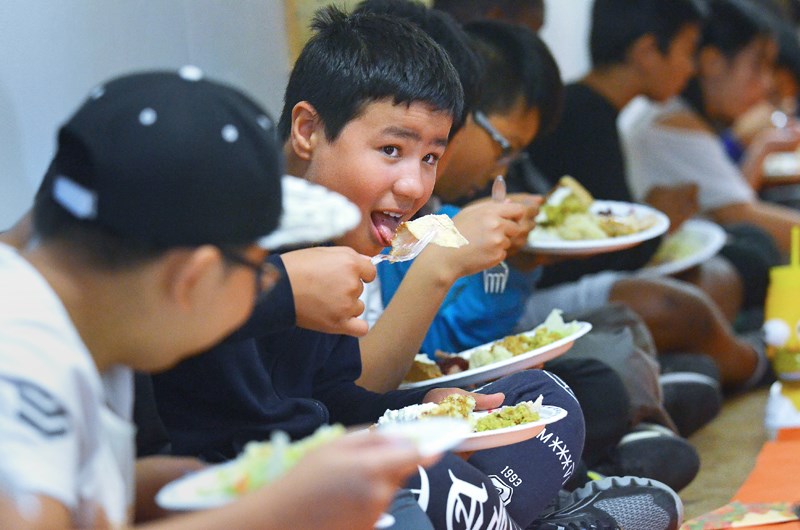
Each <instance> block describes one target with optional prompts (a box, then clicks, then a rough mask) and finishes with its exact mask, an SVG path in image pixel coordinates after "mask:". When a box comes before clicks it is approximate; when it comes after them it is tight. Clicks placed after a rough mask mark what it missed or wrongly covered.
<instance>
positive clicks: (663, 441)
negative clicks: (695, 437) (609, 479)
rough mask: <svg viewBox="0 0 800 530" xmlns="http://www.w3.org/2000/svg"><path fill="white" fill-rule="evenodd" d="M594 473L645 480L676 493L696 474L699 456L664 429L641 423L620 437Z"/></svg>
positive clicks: (686, 444)
mask: <svg viewBox="0 0 800 530" xmlns="http://www.w3.org/2000/svg"><path fill="white" fill-rule="evenodd" d="M597 471H599V472H600V473H602V474H604V475H609V476H610V475H631V476H635V477H645V478H649V479H653V480H656V481H658V482H662V483H664V484H666V485H667V486H669V487H670V488H672V489H674V490H675V491H680V490H682V489H683V488H685V487H686V486H687V485H688V484H689V483H690V482H691V481H692V480H694V477H696V476H697V473H698V471H700V457H699V456H698V454H697V451H696V450H695V448H694V447H692V445H691V444H690V443H689V442H688V441H686V440H685V439H683V438H681V437H680V436H678V435H676V434H675V433H673V432H672V431H670V430H669V429H667V428H666V427H662V426H660V425H652V424H646V423H641V424H639V426H638V427H637V428H636V430H635V431H633V432H631V433H629V434H626V435H625V436H623V437H622V440H620V442H619V444H617V447H616V448H615V449H614V453H613V455H612V457H611V461H610V462H607V463H604V464H602V465H598V466H597Z"/></svg>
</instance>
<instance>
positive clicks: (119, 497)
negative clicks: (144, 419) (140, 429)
mask: <svg viewBox="0 0 800 530" xmlns="http://www.w3.org/2000/svg"><path fill="white" fill-rule="evenodd" d="M132 395H133V385H132V374H131V371H130V370H129V369H127V368H124V367H117V368H114V369H112V370H109V371H108V372H107V373H105V374H103V376H101V375H100V374H99V373H98V371H97V368H96V367H95V365H94V362H93V360H92V358H91V356H90V355H89V352H88V350H87V349H86V346H85V345H84V343H83V342H82V340H81V338H80V336H79V335H78V332H77V330H76V329H75V327H74V326H73V325H72V322H71V321H70V319H69V315H68V314H67V312H66V309H65V308H64V306H63V305H62V304H61V301H60V300H59V299H58V297H57V296H56V294H55V293H54V292H53V291H52V289H51V288H50V286H49V284H48V283H47V282H46V281H45V279H44V278H43V277H42V276H41V275H40V274H39V273H38V272H37V271H36V270H35V269H34V268H33V267H32V266H31V265H30V264H29V263H28V262H27V261H25V260H24V259H23V258H22V257H20V256H19V254H17V252H16V251H15V250H14V249H12V248H10V247H8V246H7V245H3V244H0V482H2V484H0V486H2V487H0V490H1V491H4V492H6V493H12V494H13V495H15V496H16V497H17V498H20V499H22V498H30V496H31V495H45V496H49V497H52V498H54V499H56V500H58V501H59V502H61V503H63V504H64V505H65V506H67V507H68V509H69V510H70V513H71V515H72V518H73V524H74V525H75V526H78V527H81V528H83V527H86V528H89V527H92V526H94V525H93V521H94V520H95V519H94V517H95V514H96V513H97V512H98V510H102V511H103V512H104V513H105V517H106V518H107V519H108V521H109V522H110V523H111V524H113V525H122V524H124V523H125V522H126V521H127V511H128V508H129V506H130V505H131V503H132V500H133V474H134V469H133V466H134V456H135V449H134V427H133V425H132V423H131V422H130V417H131V404H132Z"/></svg>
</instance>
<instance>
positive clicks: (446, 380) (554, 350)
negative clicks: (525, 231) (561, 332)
mask: <svg viewBox="0 0 800 530" xmlns="http://www.w3.org/2000/svg"><path fill="white" fill-rule="evenodd" d="M591 329H592V325H591V324H589V323H588V322H578V330H577V331H575V333H572V334H570V335H567V336H566V337H564V338H562V339H558V340H557V341H555V342H551V343H550V344H548V345H546V346H542V347H541V348H536V349H535V350H531V351H528V352H525V353H520V354H519V355H515V356H514V357H511V358H510V359H505V360H503V361H499V362H496V363H492V364H487V365H486V366H481V367H480V368H473V369H470V370H464V371H463V372H458V373H456V374H450V375H443V376H442V377H436V378H434V379H427V380H425V381H417V382H414V383H405V384H403V385H400V388H401V389H405V388H427V387H434V386H448V385H449V386H456V387H464V386H469V385H473V384H477V383H483V382H485V381H491V380H492V379H497V378H498V377H502V376H504V375H509V374H513V373H515V372H519V371H520V370H524V369H526V368H530V367H531V366H536V365H537V364H541V363H544V362H547V361H549V360H551V359H554V358H556V357H558V356H559V355H561V354H562V353H564V352H565V351H567V350H568V349H570V348H571V347H572V344H573V343H574V342H575V341H576V340H577V339H578V338H580V337H582V336H584V335H586V334H587V333H589V330H591ZM535 331H536V328H533V329H532V330H530V331H526V332H525V334H526V335H532V334H533V333H535ZM495 342H497V341H492V342H487V343H486V344H483V345H481V346H476V347H475V348H470V349H469V350H465V351H463V352H461V353H458V354H457V355H459V356H461V357H463V358H465V359H466V360H468V361H469V358H470V357H471V356H472V354H473V353H474V352H475V351H476V350H480V349H482V348H488V347H490V346H491V345H492V344H494V343H495Z"/></svg>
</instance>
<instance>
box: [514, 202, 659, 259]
mask: <svg viewBox="0 0 800 530" xmlns="http://www.w3.org/2000/svg"><path fill="white" fill-rule="evenodd" d="M604 208H611V209H615V208H617V209H623V208H628V209H633V211H634V212H635V213H639V212H641V214H642V215H653V216H654V217H655V218H656V221H655V223H653V225H652V226H650V227H648V228H645V229H644V230H642V231H641V232H636V233H635V234H628V235H625V236H619V237H610V238H607V239H580V240H565V239H545V240H531V238H530V234H528V240H527V242H526V244H525V246H524V247H523V249H524V250H526V251H528V252H537V253H540V254H552V255H570V254H592V253H593V254H600V253H604V252H613V251H616V250H623V249H625V248H628V247H632V246H634V245H637V244H639V243H643V242H645V241H647V240H649V239H653V238H656V237H658V236H660V235H662V234H664V233H665V232H666V231H667V230H668V229H669V224H670V221H669V217H667V215H666V214H665V213H664V212H662V211H660V210H657V209H655V208H653V207H652V206H649V205H647V204H639V203H635V202H625V201H605V200H595V201H594V202H593V203H592V206H591V207H590V209H591V210H602V209H604ZM532 233H533V232H531V234H532Z"/></svg>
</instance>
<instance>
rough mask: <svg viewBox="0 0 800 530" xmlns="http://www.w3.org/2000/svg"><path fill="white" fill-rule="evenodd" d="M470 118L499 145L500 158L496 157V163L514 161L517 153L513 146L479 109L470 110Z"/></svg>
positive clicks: (505, 163)
mask: <svg viewBox="0 0 800 530" xmlns="http://www.w3.org/2000/svg"><path fill="white" fill-rule="evenodd" d="M472 120H473V121H474V122H475V123H476V124H477V125H478V127H480V128H481V129H483V130H484V131H486V134H488V135H489V137H490V138H491V139H492V140H494V142H495V143H496V144H497V145H499V146H500V158H498V159H497V163H498V164H501V165H507V164H510V163H511V162H513V161H514V159H516V158H517V156H519V153H518V152H517V151H516V150H515V149H514V146H513V145H511V142H509V141H508V139H507V138H506V137H505V136H503V135H502V134H501V133H500V131H498V130H497V129H495V127H494V125H492V122H490V121H489V118H488V117H487V116H486V114H484V113H483V112H482V111H480V110H475V111H473V112H472Z"/></svg>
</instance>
